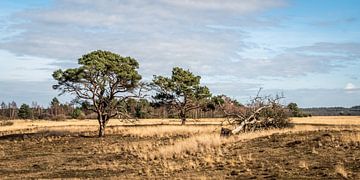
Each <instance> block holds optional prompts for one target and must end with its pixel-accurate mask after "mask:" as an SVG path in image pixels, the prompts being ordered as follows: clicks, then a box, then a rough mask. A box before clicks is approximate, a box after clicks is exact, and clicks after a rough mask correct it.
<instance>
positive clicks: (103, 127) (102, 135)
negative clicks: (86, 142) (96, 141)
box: [99, 123, 105, 137]
mask: <svg viewBox="0 0 360 180" xmlns="http://www.w3.org/2000/svg"><path fill="white" fill-rule="evenodd" d="M104 136H105V123H100V128H99V137H104Z"/></svg>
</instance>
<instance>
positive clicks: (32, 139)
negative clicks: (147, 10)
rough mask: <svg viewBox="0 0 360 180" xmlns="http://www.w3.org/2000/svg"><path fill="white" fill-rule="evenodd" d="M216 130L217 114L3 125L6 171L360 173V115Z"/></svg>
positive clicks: (48, 174)
mask: <svg viewBox="0 0 360 180" xmlns="http://www.w3.org/2000/svg"><path fill="white" fill-rule="evenodd" d="M293 121H294V122H295V123H296V124H297V125H295V127H294V128H291V129H283V130H268V131H261V132H252V133H245V134H241V135H238V136H231V137H229V138H221V137H220V136H219V131H220V126H219V125H218V124H219V123H220V122H221V120H220V119H201V120H196V121H195V120H191V121H190V122H189V123H188V125H186V126H179V125H178V124H179V121H178V120H169V119H165V120H161V119H155V120H154V119H152V120H140V121H139V122H137V123H136V124H137V126H134V125H133V124H131V123H123V122H120V121H118V120H112V121H110V123H109V127H108V128H107V129H106V133H107V136H106V137H104V138H97V137H96V134H97V132H96V131H97V121H94V120H81V121H80V120H70V121H58V122H54V121H20V120H19V121H14V124H13V125H12V126H1V127H0V133H1V137H0V177H1V179H3V178H5V179H6V178H10V179H12V178H19V177H22V178H104V177H108V178H163V177H177V178H197V179H201V178H210V179H219V178H258V179H259V178H260V179H262V178H270V179H288V178H295V179H301V178H315V179H330V178H337V179H338V178H349V179H359V178H360V126H359V125H360V118H359V117H312V118H294V119H293Z"/></svg>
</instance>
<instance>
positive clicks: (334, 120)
mask: <svg viewBox="0 0 360 180" xmlns="http://www.w3.org/2000/svg"><path fill="white" fill-rule="evenodd" d="M291 121H292V122H293V123H295V124H324V125H325V124H326V125H360V116H313V117H307V118H291Z"/></svg>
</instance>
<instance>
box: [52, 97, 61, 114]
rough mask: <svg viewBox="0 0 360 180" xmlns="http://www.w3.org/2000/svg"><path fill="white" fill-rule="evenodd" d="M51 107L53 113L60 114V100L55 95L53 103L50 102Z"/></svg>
mask: <svg viewBox="0 0 360 180" xmlns="http://www.w3.org/2000/svg"><path fill="white" fill-rule="evenodd" d="M50 107H51V111H52V112H51V113H52V114H53V115H54V116H55V117H56V116H57V115H59V109H60V101H59V100H58V99H57V98H56V97H54V98H53V99H52V100H51V103H50Z"/></svg>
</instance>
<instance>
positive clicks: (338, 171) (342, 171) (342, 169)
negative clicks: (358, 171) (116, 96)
mask: <svg viewBox="0 0 360 180" xmlns="http://www.w3.org/2000/svg"><path fill="white" fill-rule="evenodd" d="M335 173H336V174H339V175H340V176H342V177H343V178H345V179H347V178H348V172H347V171H346V169H345V167H344V166H343V165H342V164H338V165H336V166H335Z"/></svg>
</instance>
